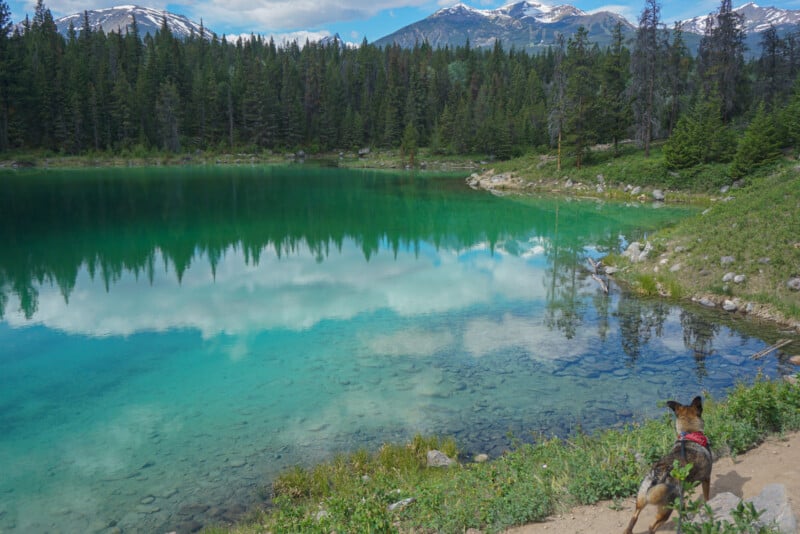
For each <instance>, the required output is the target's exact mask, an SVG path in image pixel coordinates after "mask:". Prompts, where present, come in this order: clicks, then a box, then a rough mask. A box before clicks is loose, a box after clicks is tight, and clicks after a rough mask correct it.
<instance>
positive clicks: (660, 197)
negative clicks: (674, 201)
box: [653, 189, 666, 202]
mask: <svg viewBox="0 0 800 534" xmlns="http://www.w3.org/2000/svg"><path fill="white" fill-rule="evenodd" d="M665 199H666V197H665V196H664V191H662V190H661V189H653V200H655V201H656V202H664V200H665Z"/></svg>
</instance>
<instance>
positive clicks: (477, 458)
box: [475, 362, 800, 464]
mask: <svg viewBox="0 0 800 534" xmlns="http://www.w3.org/2000/svg"><path fill="white" fill-rule="evenodd" d="M797 365H800V362H798V364H797ZM488 461H489V455H488V454H483V453H481V454H476V455H475V462H476V463H479V464H482V463H484V462H488Z"/></svg>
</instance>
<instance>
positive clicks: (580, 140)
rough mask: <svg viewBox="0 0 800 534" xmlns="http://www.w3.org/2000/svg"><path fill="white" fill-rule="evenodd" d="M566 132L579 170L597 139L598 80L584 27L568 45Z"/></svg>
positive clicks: (571, 38) (580, 28) (593, 55)
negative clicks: (591, 145) (590, 146)
mask: <svg viewBox="0 0 800 534" xmlns="http://www.w3.org/2000/svg"><path fill="white" fill-rule="evenodd" d="M565 63H566V71H567V88H566V100H567V106H566V116H565V124H566V129H565V130H566V132H567V134H568V137H569V141H570V143H571V144H572V147H573V150H574V152H575V166H576V167H577V168H579V169H580V168H581V166H582V164H583V160H584V158H585V156H586V153H587V152H588V149H589V145H590V144H591V143H592V142H593V141H594V140H595V138H596V135H597V133H596V130H595V126H596V122H595V119H596V116H597V109H596V106H597V93H596V88H597V77H596V75H595V70H594V64H595V54H594V53H593V51H592V50H591V49H590V45H589V32H588V31H587V30H586V28H584V27H583V26H581V27H579V28H578V31H577V32H576V33H575V35H574V36H573V37H570V39H569V44H568V45H567V57H566V62H565Z"/></svg>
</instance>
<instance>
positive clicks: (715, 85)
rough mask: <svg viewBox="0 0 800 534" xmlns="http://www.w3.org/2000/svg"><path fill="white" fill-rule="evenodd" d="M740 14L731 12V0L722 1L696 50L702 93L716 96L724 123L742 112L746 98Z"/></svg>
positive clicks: (743, 37)
mask: <svg viewBox="0 0 800 534" xmlns="http://www.w3.org/2000/svg"><path fill="white" fill-rule="evenodd" d="M743 17H744V16H743V15H742V14H741V13H736V12H734V11H733V7H732V5H731V0H722V2H721V3H720V6H719V9H718V10H717V13H716V15H714V16H710V17H709V18H708V22H707V25H706V29H705V33H704V35H703V38H702V39H701V40H700V47H699V49H698V52H697V62H698V63H697V74H698V77H699V79H700V87H701V90H702V94H704V95H717V96H718V97H719V101H720V103H721V105H722V117H723V120H724V121H725V122H729V121H730V120H731V119H732V118H733V116H734V115H735V114H736V113H737V112H739V111H741V109H742V108H743V106H744V101H745V97H746V94H745V93H746V92H745V87H744V84H745V81H746V80H745V72H744V50H745V44H744V39H745V34H744V30H743V29H742V25H743Z"/></svg>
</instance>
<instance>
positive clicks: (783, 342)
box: [751, 339, 792, 360]
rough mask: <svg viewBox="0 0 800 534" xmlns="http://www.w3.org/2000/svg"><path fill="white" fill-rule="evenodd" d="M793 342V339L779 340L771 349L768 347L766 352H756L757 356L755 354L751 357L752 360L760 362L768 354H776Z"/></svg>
mask: <svg viewBox="0 0 800 534" xmlns="http://www.w3.org/2000/svg"><path fill="white" fill-rule="evenodd" d="M791 342H792V340H791V339H779V340H778V342H777V343H775V344H774V345H770V346H769V347H767V348H766V349H764V350H760V351H758V352H756V353H755V354H753V355H752V356H751V358H752V359H754V360H760V359H761V358H763V357H764V356H766V355H767V354H771V353H773V352H775V351H776V350H778V349H780V348H783V347H785V346H786V345H788V344H789V343H791Z"/></svg>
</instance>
